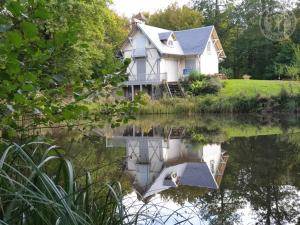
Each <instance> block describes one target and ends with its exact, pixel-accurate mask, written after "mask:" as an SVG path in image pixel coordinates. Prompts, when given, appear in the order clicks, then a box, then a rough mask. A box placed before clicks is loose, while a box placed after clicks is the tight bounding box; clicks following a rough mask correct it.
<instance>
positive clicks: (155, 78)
mask: <svg viewBox="0 0 300 225" xmlns="http://www.w3.org/2000/svg"><path fill="white" fill-rule="evenodd" d="M167 79H168V76H167V73H160V74H130V75H129V77H128V81H126V82H125V83H136V84H139V83H161V82H162V81H163V80H167Z"/></svg>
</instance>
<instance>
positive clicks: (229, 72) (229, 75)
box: [220, 67, 233, 79]
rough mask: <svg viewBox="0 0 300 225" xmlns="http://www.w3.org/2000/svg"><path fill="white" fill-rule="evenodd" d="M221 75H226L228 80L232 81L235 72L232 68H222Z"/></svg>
mask: <svg viewBox="0 0 300 225" xmlns="http://www.w3.org/2000/svg"><path fill="white" fill-rule="evenodd" d="M220 73H221V74H225V75H226V77H227V78H229V79H231V78H233V70H232V69H231V68H224V67H221V68H220Z"/></svg>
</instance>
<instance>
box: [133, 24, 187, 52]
mask: <svg viewBox="0 0 300 225" xmlns="http://www.w3.org/2000/svg"><path fill="white" fill-rule="evenodd" d="M137 27H138V28H139V29H140V30H141V31H142V32H143V33H144V34H145V35H146V36H147V37H148V39H149V40H150V41H151V42H152V44H153V45H154V46H155V47H156V48H157V50H158V51H159V52H160V53H161V54H170V55H184V53H183V51H182V49H181V46H180V44H179V42H178V41H175V42H174V43H173V46H172V47H170V46H168V45H166V44H164V43H162V42H161V40H160V38H159V34H160V33H167V32H172V31H171V30H166V29H162V28H158V27H152V26H148V25H145V24H142V23H140V24H137Z"/></svg>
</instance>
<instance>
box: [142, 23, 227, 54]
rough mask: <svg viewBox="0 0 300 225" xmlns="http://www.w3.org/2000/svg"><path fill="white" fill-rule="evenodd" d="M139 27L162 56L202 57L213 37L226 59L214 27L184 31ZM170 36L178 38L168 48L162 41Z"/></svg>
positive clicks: (147, 26)
mask: <svg viewBox="0 0 300 225" xmlns="http://www.w3.org/2000/svg"><path fill="white" fill-rule="evenodd" d="M137 27H138V28H139V29H140V30H141V31H142V32H143V33H144V34H145V35H146V36H147V37H148V39H149V40H150V41H151V42H152V44H153V45H154V46H155V47H156V48H157V49H158V51H159V52H160V53H161V54H170V55H182V56H184V55H201V54H202V53H203V52H204V50H205V48H206V45H207V42H208V40H209V38H210V37H211V36H213V38H214V40H216V42H214V43H215V46H216V48H217V50H218V51H219V52H220V53H222V54H220V56H221V57H225V54H224V51H223V48H222V45H221V44H220V41H219V39H218V36H217V33H216V31H215V28H214V26H207V27H201V28H195V29H189V30H182V31H171V30H166V29H162V28H158V27H153V26H149V25H145V24H141V23H140V24H137ZM170 35H175V37H176V40H175V41H174V42H173V46H168V45H166V44H164V43H163V42H162V40H166V39H167V38H169V37H170Z"/></svg>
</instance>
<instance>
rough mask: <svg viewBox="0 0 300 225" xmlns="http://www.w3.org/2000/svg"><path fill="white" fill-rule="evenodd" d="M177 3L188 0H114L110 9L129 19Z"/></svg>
mask: <svg viewBox="0 0 300 225" xmlns="http://www.w3.org/2000/svg"><path fill="white" fill-rule="evenodd" d="M174 2H177V3H178V4H179V5H180V6H182V5H184V4H187V3H189V2H190V1H189V0H114V4H113V5H112V9H114V10H115V11H116V12H117V13H118V14H120V15H125V16H127V17H131V16H132V15H135V14H137V13H139V12H151V13H153V12H155V11H156V10H159V9H165V8H166V7H167V6H168V5H170V4H171V3H174Z"/></svg>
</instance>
